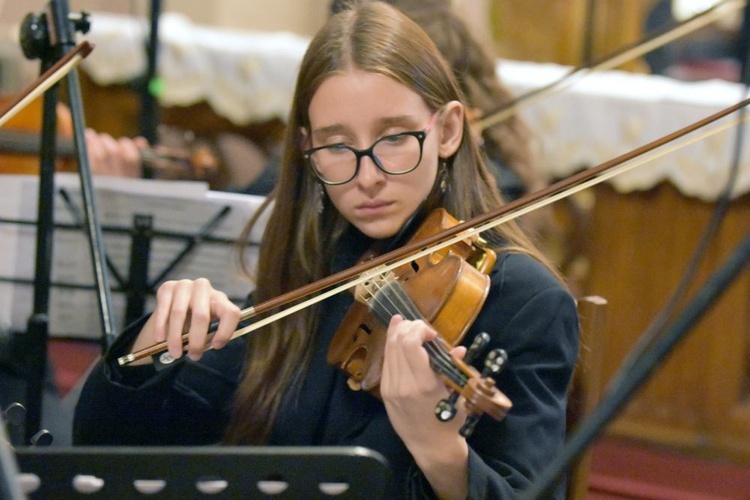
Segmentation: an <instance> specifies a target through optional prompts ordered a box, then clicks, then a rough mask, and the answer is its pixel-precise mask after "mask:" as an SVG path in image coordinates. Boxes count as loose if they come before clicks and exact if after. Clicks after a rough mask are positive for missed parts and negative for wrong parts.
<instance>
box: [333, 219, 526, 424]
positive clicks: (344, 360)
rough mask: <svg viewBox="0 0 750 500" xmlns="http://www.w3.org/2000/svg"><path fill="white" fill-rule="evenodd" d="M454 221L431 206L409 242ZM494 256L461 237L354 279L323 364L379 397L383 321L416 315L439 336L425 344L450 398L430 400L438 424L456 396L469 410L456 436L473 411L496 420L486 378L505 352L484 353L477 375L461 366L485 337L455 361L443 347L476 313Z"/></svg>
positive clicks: (498, 407)
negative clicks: (368, 276) (483, 367)
mask: <svg viewBox="0 0 750 500" xmlns="http://www.w3.org/2000/svg"><path fill="white" fill-rule="evenodd" d="M456 224H458V221H456V220H455V219H454V218H453V217H452V216H450V215H449V214H448V213H447V212H446V211H445V210H443V209H438V210H435V211H433V212H432V213H431V214H430V215H429V216H428V217H427V218H426V220H425V221H424V222H423V223H422V224H421V225H420V227H419V228H418V230H417V231H416V233H415V235H414V236H413V237H412V241H420V240H423V239H424V238H425V237H426V236H429V235H432V234H436V233H439V232H440V231H443V230H445V229H446V228H448V227H451V226H455V225H456ZM496 257H497V256H496V254H495V252H494V251H493V250H492V249H490V248H488V247H487V246H486V245H485V243H484V241H482V240H481V239H479V238H477V239H475V240H465V241H460V242H458V243H457V244H455V245H453V246H451V247H449V248H446V249H443V250H442V251H439V252H434V253H431V254H429V255H426V256H423V257H421V258H419V259H416V260H415V261H413V262H412V263H411V264H406V265H403V266H401V267H398V268H396V269H394V270H392V271H388V272H386V273H383V274H381V275H378V276H375V277H373V278H372V279H370V280H368V281H365V282H364V283H361V284H360V285H358V286H357V287H356V288H355V291H354V295H355V298H356V301H355V302H354V304H353V305H352V307H350V309H349V310H348V311H347V313H346V315H345V316H344V319H343V320H342V322H341V324H340V325H339V328H338V329H337V331H336V332H335V333H334V336H333V339H332V340H331V343H330V345H329V349H328V356H327V361H328V363H329V364H331V365H333V366H336V367H337V368H339V369H341V370H343V371H344V372H345V373H347V374H348V375H349V379H348V385H349V387H350V388H351V389H354V390H366V391H368V392H371V393H372V394H373V395H375V396H376V397H378V398H380V394H379V390H378V387H379V382H380V377H381V374H382V368H383V356H384V350H385V340H386V329H387V325H388V322H389V321H390V319H391V318H392V317H393V316H395V315H396V314H399V315H401V316H403V317H404V318H406V319H410V320H416V319H421V320H424V321H425V322H427V323H429V324H430V325H431V326H432V327H433V328H434V329H435V330H436V331H437V332H438V334H439V337H438V338H437V339H436V340H434V341H429V342H426V343H425V348H426V350H427V354H428V356H429V358H430V365H431V366H432V368H433V370H435V371H436V372H437V373H438V374H439V375H440V378H441V379H442V380H443V382H444V383H445V384H446V385H447V386H448V387H450V388H451V389H452V391H453V393H452V396H451V397H449V398H447V399H444V400H442V401H440V402H439V403H438V405H437V407H436V409H435V413H436V416H437V417H438V418H439V419H440V420H443V421H447V420H450V419H451V418H453V416H455V414H456V407H455V403H456V401H457V399H458V396H457V395H458V394H460V395H462V396H464V397H465V399H466V407H467V409H468V410H469V415H470V417H469V418H468V419H467V423H466V424H464V426H463V427H462V428H461V431H460V432H461V434H462V435H464V436H468V435H470V433H471V431H472V430H473V426H474V424H475V421H476V416H477V415H481V414H484V413H486V414H488V415H490V416H492V417H493V418H495V419H497V420H500V419H502V418H503V416H504V415H505V414H506V413H507V411H508V409H510V407H511V403H510V400H508V399H507V398H506V397H505V396H504V395H502V393H500V392H499V391H498V390H497V389H496V388H495V382H494V380H493V379H492V378H491V377H489V376H488V375H489V374H495V375H496V374H497V373H498V372H499V371H500V370H501V369H502V367H503V365H504V363H505V361H506V360H507V355H505V353H504V352H499V351H493V352H492V353H490V355H489V356H488V358H487V360H488V361H487V363H488V364H487V365H486V366H487V367H488V369H487V370H486V372H485V373H479V372H478V371H477V370H476V369H474V368H473V367H472V366H470V365H469V364H468V363H469V362H471V361H472V360H473V358H475V357H476V356H478V355H479V354H480V352H481V350H482V349H483V348H484V347H485V345H486V342H488V341H489V336H486V334H485V336H481V337H478V339H479V341H478V342H476V343H475V344H473V345H472V347H471V348H470V351H469V352H470V354H468V358H469V359H468V360H466V359H465V360H463V361H461V360H458V359H456V358H453V357H451V356H450V354H449V353H448V349H449V348H450V347H454V346H456V345H458V344H459V343H460V342H461V341H462V340H463V338H464V336H465V335H466V332H467V331H468V329H469V327H470V326H471V325H472V324H473V323H474V320H475V319H476V317H477V315H478V314H479V312H480V311H481V309H482V306H483V305H484V302H485V300H486V298H487V294H488V293H489V287H490V279H489V276H488V274H487V273H489V271H490V270H491V269H492V267H493V265H494V263H495V261H496ZM368 258H369V257H368V256H366V257H365V258H363V260H365V261H366V260H368Z"/></svg>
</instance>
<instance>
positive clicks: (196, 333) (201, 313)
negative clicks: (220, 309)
mask: <svg viewBox="0 0 750 500" xmlns="http://www.w3.org/2000/svg"><path fill="white" fill-rule="evenodd" d="M213 291H214V290H213V287H211V284H210V283H209V281H208V280H207V279H205V278H199V279H197V280H195V281H194V282H193V283H192V286H191V290H190V292H191V293H190V306H189V307H190V329H189V330H188V346H187V348H188V351H187V352H188V356H189V357H190V359H192V360H194V361H196V360H198V359H200V357H201V356H202V355H203V351H205V349H206V336H207V334H208V325H209V323H210V322H211V302H210V300H209V297H210V296H211V293H212V292H213Z"/></svg>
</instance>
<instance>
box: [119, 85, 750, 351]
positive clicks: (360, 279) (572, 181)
mask: <svg viewBox="0 0 750 500" xmlns="http://www.w3.org/2000/svg"><path fill="white" fill-rule="evenodd" d="M748 104H750V99H745V100H743V101H740V102H739V103H737V104H734V105H732V106H729V107H727V108H725V109H723V110H721V111H718V112H716V113H714V114H712V115H710V116H708V117H706V118H703V119H701V120H699V121H697V122H694V123H692V124H689V125H687V126H685V127H683V128H681V129H679V130H677V131H675V132H672V133H670V134H668V135H666V136H663V137H661V138H659V139H656V140H653V141H651V142H649V143H647V144H645V145H643V146H640V147H638V148H636V149H634V150H632V151H629V152H627V153H624V154H622V155H620V156H618V157H616V158H613V159H611V160H609V161H607V162H605V163H602V164H600V165H598V166H596V167H592V168H590V169H587V170H583V171H581V172H578V173H576V174H573V175H572V176H570V177H568V178H566V179H563V180H561V181H558V182H556V183H554V184H552V185H550V186H548V187H546V188H544V189H541V190H539V191H535V192H533V193H529V194H527V195H525V196H523V197H521V198H519V199H517V200H515V201H513V202H510V203H507V204H505V205H503V206H502V207H499V208H498V209H496V210H492V211H490V212H487V213H485V214H481V215H479V216H476V217H473V218H472V219H469V220H467V221H465V222H462V223H459V224H457V225H455V226H453V227H451V228H448V229H446V230H444V231H442V232H440V233H438V234H435V235H433V236H430V237H427V238H424V239H421V240H419V241H415V242H412V243H409V244H407V245H404V246H403V247H401V248H398V249H395V250H393V251H390V252H388V253H385V254H383V255H380V256H377V257H374V258H372V259H370V260H368V261H366V262H362V263H360V264H358V265H356V266H353V267H351V268H349V269H345V270H343V271H341V272H338V273H336V274H332V275H330V276H328V277H326V278H323V279H321V280H318V281H316V282H314V283H310V284H309V285H306V286H303V287H300V288H298V289H296V290H292V291H290V292H287V293H285V294H282V295H280V296H278V297H275V298H272V299H270V300H267V301H265V302H263V303H261V304H258V305H257V306H254V307H248V308H246V309H243V310H242V311H241V313H240V321H245V320H248V319H250V318H253V317H255V316H257V315H259V314H263V313H267V312H269V311H272V310H274V309H277V308H279V307H281V306H285V305H287V304H289V303H291V302H294V301H297V300H299V299H303V298H305V297H309V296H311V295H314V294H317V295H314V296H313V297H311V298H308V299H306V300H304V301H302V302H299V303H297V304H294V305H293V306H290V307H288V308H286V309H283V310H281V311H279V312H276V313H274V314H270V315H269V316H266V317H264V318H262V319H260V320H258V321H256V322H254V323H252V324H251V325H248V326H246V327H244V328H241V329H239V330H237V331H235V332H234V334H233V335H232V337H231V339H235V338H238V337H241V336H243V335H246V334H248V333H250V332H252V331H255V330H258V329H260V328H262V327H263V326H266V325H268V324H270V323H273V322H274V321H277V320H279V319H281V318H283V317H286V316H289V315H291V314H293V313H295V312H297V311H300V310H302V309H305V308H307V307H309V306H311V305H313V304H316V303H318V302H321V301H323V300H325V299H327V298H328V297H331V296H333V295H336V294H338V293H341V292H343V291H346V290H348V289H351V288H353V287H355V286H357V285H359V284H361V283H364V282H365V281H368V280H371V279H373V277H374V276H377V275H380V274H382V273H384V272H387V271H390V270H392V269H395V268H397V267H401V266H403V265H406V264H409V263H410V262H412V261H414V260H416V259H419V258H420V257H423V256H426V255H429V254H432V253H434V252H436V251H438V250H440V249H443V248H446V247H449V246H451V245H455V244H456V243H458V242H460V241H463V240H466V239H470V238H473V237H474V236H477V235H479V234H480V233H482V232H483V231H487V230H489V229H492V228H493V227H496V226H499V225H500V224H504V223H506V222H509V221H511V220H514V219H516V218H518V217H520V216H522V215H524V214H526V213H529V212H532V211H534V210H537V209H539V208H542V207H544V206H547V205H549V204H551V203H554V202H555V201H559V200H561V199H564V198H566V197H569V196H571V195H573V194H575V193H577V192H579V191H582V190H583V189H587V188H589V187H593V186H595V185H597V184H600V183H602V182H604V181H606V180H608V179H611V178H613V177H615V176H616V175H619V174H621V173H624V172H627V171H629V170H632V169H634V168H635V167H638V166H640V165H643V164H645V163H648V162H650V161H652V160H653V159H655V158H659V157H661V156H664V155H666V154H668V153H671V152H673V151H676V150H678V149H680V148H682V147H684V146H687V145H689V144H692V143H694V142H697V141H699V140H703V139H705V138H707V137H710V136H712V135H715V134H717V133H719V132H721V131H724V130H726V129H729V128H731V127H734V126H735V125H737V123H739V120H737V119H735V120H728V121H726V122H724V123H722V124H720V125H718V126H716V127H713V128H712V129H710V130H708V131H703V133H702V134H697V135H696V136H693V137H690V138H686V137H684V136H686V135H688V134H690V133H691V132H695V131H697V130H699V129H701V128H703V127H705V126H707V125H710V124H711V123H714V122H716V121H718V120H720V119H722V118H725V117H727V116H728V115H730V114H732V113H734V112H736V111H738V110H740V109H742V108H744V107H746V106H747V105H748ZM743 119H744V120H747V119H750V118H747V117H745V118H743ZM678 139H681V140H680V141H678V142H677V143H676V144H672V145H669V143H671V142H674V141H677V140H678ZM663 146H669V147H663ZM662 147H663V148H662ZM657 148H662V149H661V150H659V151H654V150H656V149H657ZM650 152H651V153H652V154H651V155H649V156H646V153H650ZM639 157H640V158H639ZM186 340H187V334H186V335H183V342H185V341H186ZM206 349H207V350H208V349H210V346H208V345H207V346H206ZM166 351H167V343H166V342H161V343H158V344H154V345H152V346H149V347H146V348H144V349H141V350H139V351H136V352H133V353H129V354H126V355H124V356H121V357H119V358H118V359H117V362H118V364H119V365H121V366H122V365H128V364H130V363H133V362H135V361H137V360H140V359H144V358H147V357H149V356H154V355H157V354H160V355H161V354H165V353H166ZM162 362H163V363H169V362H170V360H169V359H168V358H166V361H162Z"/></svg>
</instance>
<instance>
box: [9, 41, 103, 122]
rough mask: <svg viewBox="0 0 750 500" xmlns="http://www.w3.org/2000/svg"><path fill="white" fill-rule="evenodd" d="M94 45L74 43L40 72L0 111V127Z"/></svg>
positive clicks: (55, 81)
mask: <svg viewBox="0 0 750 500" xmlns="http://www.w3.org/2000/svg"><path fill="white" fill-rule="evenodd" d="M92 50H94V46H93V45H91V44H90V43H89V42H87V41H83V42H81V43H79V44H78V45H76V46H75V47H74V48H73V49H72V50H71V51H69V52H68V53H67V54H65V55H64V56H63V57H61V58H60V59H59V60H58V61H57V62H56V63H55V64H54V65H52V66H50V68H49V69H47V71H45V72H44V73H42V74H41V75H40V76H39V78H37V79H36V80H35V81H34V82H33V83H32V84H31V85H30V86H29V87H28V88H27V89H26V90H24V92H22V93H21V94H20V95H19V96H18V97H16V98H15V99H14V100H13V101H11V102H10V103H9V104H8V105H7V106H6V107H5V109H3V110H2V111H0V127H2V126H3V125H4V124H5V122H7V121H8V120H10V119H11V118H12V117H13V116H15V115H16V114H17V113H18V112H19V111H21V110H22V109H23V108H24V107H25V106H27V105H28V104H29V103H30V102H31V101H33V100H34V99H36V98H37V97H39V96H40V95H42V94H43V93H44V92H46V91H47V90H48V89H49V88H50V87H52V86H53V85H55V84H56V83H57V82H59V81H60V80H61V79H62V78H63V77H65V75H67V74H68V73H69V72H70V71H71V70H72V69H73V68H75V67H76V66H78V65H79V64H80V63H81V61H83V59H84V58H86V57H87V56H88V55H89V54H90V53H91V51H92Z"/></svg>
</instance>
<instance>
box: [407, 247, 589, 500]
mask: <svg viewBox="0 0 750 500" xmlns="http://www.w3.org/2000/svg"><path fill="white" fill-rule="evenodd" d="M519 259H522V261H521V264H520V265H519V261H518V260H519ZM523 259H528V258H525V257H523V256H511V257H510V258H508V259H506V260H505V261H503V262H502V263H501V264H500V266H499V270H498V272H497V273H496V274H494V275H493V277H492V286H491V289H490V294H489V296H488V298H487V301H486V302H485V306H484V307H483V309H482V313H481V314H480V316H479V318H477V321H476V322H475V324H474V325H473V327H472V329H471V331H470V333H469V335H467V339H465V340H464V342H463V343H464V344H465V345H468V344H469V343H470V342H471V340H472V339H473V337H474V336H475V335H476V334H478V333H480V332H486V333H488V334H490V337H491V342H490V346H489V347H488V351H487V352H489V349H494V348H502V349H504V350H505V351H506V352H507V354H508V362H507V366H506V367H505V369H504V370H503V371H502V372H501V373H500V375H499V376H498V377H497V384H498V388H499V389H500V390H501V391H503V393H505V394H506V395H507V396H508V397H509V398H510V400H511V401H512V402H513V407H512V408H511V409H510V411H509V412H508V414H507V415H506V417H505V418H504V419H503V420H502V421H500V422H498V421H495V420H493V419H492V418H491V417H489V416H483V417H482V418H481V419H480V420H479V423H478V424H477V426H476V428H475V430H474V432H473V434H472V435H471V437H470V438H469V439H468V443H469V448H470V449H469V498H477V499H480V498H482V499H484V498H515V497H516V496H518V494H519V493H520V492H522V491H524V490H525V489H527V488H528V487H529V486H530V485H531V483H532V482H533V481H534V479H535V477H536V476H538V475H539V474H540V472H541V471H542V470H544V467H545V466H546V465H547V464H549V463H550V462H551V461H552V460H553V459H554V458H555V457H556V456H557V454H558V453H559V451H560V450H561V448H562V446H563V444H564V440H565V408H566V401H567V389H568V384H569V382H570V378H571V375H572V372H573V368H574V367H575V363H576V359H577V354H578V315H577V311H576V307H575V301H574V300H573V298H572V296H571V295H570V294H569V293H568V292H567V291H566V290H565V289H564V288H563V287H562V286H560V285H559V283H557V282H556V280H553V279H549V278H548V277H546V276H545V273H546V271H544V272H542V271H541V269H543V268H540V266H536V265H535V264H533V263H532V264H531V265H528V263H526V262H524V261H523ZM478 364H479V363H477V365H478ZM477 368H479V366H477ZM411 482H412V487H411V491H412V494H413V496H414V497H422V498H424V495H425V491H429V485H427V484H426V480H425V479H424V476H423V475H422V474H421V473H417V474H413V475H411ZM563 486H564V485H560V486H559V487H558V489H557V495H556V497H557V498H563V497H564V487H563ZM428 496H429V495H428Z"/></svg>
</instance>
